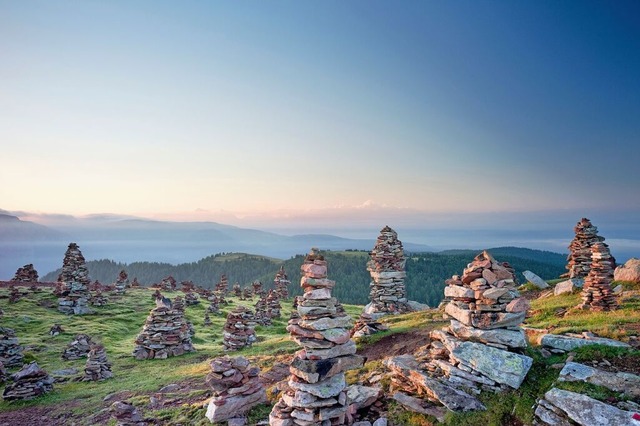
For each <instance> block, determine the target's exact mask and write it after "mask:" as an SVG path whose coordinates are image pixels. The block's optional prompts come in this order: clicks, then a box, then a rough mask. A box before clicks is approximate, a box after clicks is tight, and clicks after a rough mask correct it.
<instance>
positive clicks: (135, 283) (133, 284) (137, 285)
mask: <svg viewBox="0 0 640 426" xmlns="http://www.w3.org/2000/svg"><path fill="white" fill-rule="evenodd" d="M131 288H140V283H139V282H138V277H133V281H131Z"/></svg>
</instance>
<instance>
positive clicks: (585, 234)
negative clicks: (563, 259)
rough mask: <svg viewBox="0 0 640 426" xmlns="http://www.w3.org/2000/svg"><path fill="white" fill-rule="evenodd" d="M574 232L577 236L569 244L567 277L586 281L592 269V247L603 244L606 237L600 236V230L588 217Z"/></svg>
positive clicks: (584, 218) (583, 219) (581, 220)
mask: <svg viewBox="0 0 640 426" xmlns="http://www.w3.org/2000/svg"><path fill="white" fill-rule="evenodd" d="M573 230H574V232H575V234H576V235H575V237H574V238H573V240H572V241H571V244H569V256H568V257H567V270H568V271H569V272H568V273H567V274H566V275H568V278H577V279H584V278H586V277H587V275H589V269H590V268H591V246H592V245H594V244H595V243H601V242H603V241H604V237H601V236H599V235H598V228H597V227H595V226H593V225H592V224H591V221H590V220H589V219H587V218H586V217H583V218H582V219H580V221H579V222H578V223H577V224H576V226H575V227H574V228H573ZM614 268H615V265H614Z"/></svg>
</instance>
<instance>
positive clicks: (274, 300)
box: [267, 290, 282, 318]
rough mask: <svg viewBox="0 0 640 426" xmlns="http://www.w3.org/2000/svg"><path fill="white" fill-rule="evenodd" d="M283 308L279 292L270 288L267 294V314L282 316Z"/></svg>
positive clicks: (276, 316) (275, 316) (270, 316)
mask: <svg viewBox="0 0 640 426" xmlns="http://www.w3.org/2000/svg"><path fill="white" fill-rule="evenodd" d="M281 309H282V306H281V305H280V297H279V294H278V293H276V291H275V290H269V294H268V295H267V315H269V318H280V317H281V316H282V315H281V314H280V310H281Z"/></svg>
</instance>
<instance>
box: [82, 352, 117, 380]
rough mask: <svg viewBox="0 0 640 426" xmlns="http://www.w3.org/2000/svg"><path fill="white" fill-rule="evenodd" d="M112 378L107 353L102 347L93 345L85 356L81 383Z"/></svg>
mask: <svg viewBox="0 0 640 426" xmlns="http://www.w3.org/2000/svg"><path fill="white" fill-rule="evenodd" d="M112 377H113V373H112V372H111V363H110V362H109V361H108V360H107V351H106V350H105V349H104V346H102V345H93V346H91V350H90V351H89V353H88V354H87V363H86V364H85V366H84V377H83V378H82V380H83V381H98V380H106V379H110V378H112Z"/></svg>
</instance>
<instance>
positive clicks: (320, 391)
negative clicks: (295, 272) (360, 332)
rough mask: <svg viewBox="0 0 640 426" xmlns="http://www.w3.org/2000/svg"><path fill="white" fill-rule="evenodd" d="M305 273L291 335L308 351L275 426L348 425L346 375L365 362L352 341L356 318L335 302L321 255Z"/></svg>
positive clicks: (296, 364) (300, 355)
mask: <svg viewBox="0 0 640 426" xmlns="http://www.w3.org/2000/svg"><path fill="white" fill-rule="evenodd" d="M301 270H302V279H301V282H300V285H301V286H302V289H303V291H304V295H303V296H302V300H301V302H300V303H299V305H298V310H297V314H298V315H297V318H296V316H293V315H292V319H291V320H289V326H288V327H287V330H288V331H289V333H290V335H291V337H292V339H293V340H294V341H295V342H296V343H297V344H298V345H300V346H301V347H302V349H301V350H300V351H298V352H296V354H295V356H294V358H293V360H292V362H291V365H290V367H289V371H290V372H291V376H290V377H289V381H288V383H287V387H286V389H284V391H283V393H282V396H281V398H280V399H279V400H278V402H277V403H276V405H275V406H274V407H273V410H272V411H271V414H270V415H269V424H270V425H272V426H294V425H305V426H307V425H322V426H329V425H344V424H346V419H345V417H346V414H347V408H348V405H347V404H348V403H347V393H346V381H345V373H344V372H345V371H347V370H350V369H354V368H359V367H361V366H362V365H363V363H364V358H363V357H361V356H359V355H355V353H356V345H355V343H354V342H353V340H351V339H350V337H349V327H350V325H351V318H350V317H349V316H348V315H346V314H345V313H343V312H339V310H338V309H337V307H336V303H337V300H336V298H335V297H331V289H332V288H333V287H334V286H335V281H332V280H329V279H327V262H325V260H324V257H323V256H322V255H320V254H319V253H318V251H317V249H311V251H310V252H309V254H308V255H307V256H306V258H305V260H304V263H303V264H302V267H301Z"/></svg>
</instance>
